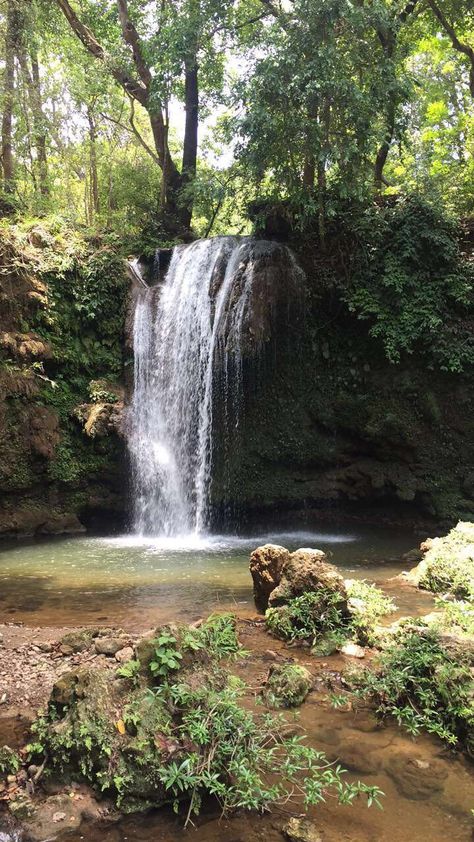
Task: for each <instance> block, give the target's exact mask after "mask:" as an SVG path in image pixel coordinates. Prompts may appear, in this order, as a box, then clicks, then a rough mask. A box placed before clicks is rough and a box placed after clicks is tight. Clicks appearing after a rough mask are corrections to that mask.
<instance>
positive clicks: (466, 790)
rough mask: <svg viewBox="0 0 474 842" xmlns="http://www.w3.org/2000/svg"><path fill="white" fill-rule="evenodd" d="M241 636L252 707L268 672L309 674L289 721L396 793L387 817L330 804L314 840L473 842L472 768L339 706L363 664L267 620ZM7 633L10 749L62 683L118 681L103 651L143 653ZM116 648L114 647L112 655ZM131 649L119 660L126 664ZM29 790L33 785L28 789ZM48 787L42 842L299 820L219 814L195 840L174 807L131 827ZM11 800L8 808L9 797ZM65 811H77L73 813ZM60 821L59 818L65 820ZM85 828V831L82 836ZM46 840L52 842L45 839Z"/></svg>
mask: <svg viewBox="0 0 474 842" xmlns="http://www.w3.org/2000/svg"><path fill="white" fill-rule="evenodd" d="M237 630H238V637H239V640H240V642H241V644H242V646H243V647H244V649H245V651H246V652H247V653H248V654H247V656H246V657H245V658H244V659H243V660H241V661H237V662H236V663H235V664H232V666H231V667H230V668H231V670H232V673H233V674H235V675H236V676H238V677H239V678H242V679H243V680H245V682H246V685H247V687H248V690H247V691H246V693H245V696H244V699H243V703H244V706H245V707H247V706H249V707H250V709H255V705H256V703H257V702H258V699H259V694H260V692H261V689H262V688H263V686H264V684H265V681H266V679H267V677H268V673H269V670H270V669H271V668H274V667H275V665H278V664H283V663H293V664H298V665H300V666H303V667H305V669H307V670H309V672H310V674H311V681H312V688H313V689H312V690H311V692H310V695H309V696H308V698H307V700H306V702H305V703H304V704H303V705H302V707H301V708H300V709H299V712H298V715H297V717H296V719H295V718H294V715H293V714H290V721H293V722H294V727H295V728H296V732H297V733H300V732H303V731H306V733H307V734H308V742H309V744H310V745H312V746H315V747H317V748H319V749H320V750H323V751H325V752H326V754H327V756H328V758H329V759H330V760H331V761H334V762H336V761H338V762H340V763H341V764H342V765H343V766H344V767H345V768H347V769H348V770H349V774H350V777H351V778H362V779H363V780H364V781H366V782H368V783H370V784H373V785H377V786H379V787H380V788H381V789H382V790H383V792H384V793H385V797H384V798H383V811H379V810H377V809H376V808H373V809H371V810H367V808H366V807H365V806H364V805H363V804H362V802H361V803H356V804H354V806H352V807H348V808H342V807H338V806H337V804H336V803H332V800H331V799H330V800H329V803H328V804H323V805H321V806H320V807H318V808H317V809H312V810H310V813H309V819H310V820H311V821H312V822H313V824H314V828H315V831H314V832H315V833H316V830H317V832H318V833H320V834H321V836H320V838H321V839H323V840H324V842H336V840H338V842H340V840H341V839H343V840H348V841H349V840H350V842H367V840H371V842H376V840H377V842H382V840H387V842H388V840H392V842H406V840H407V839H410V842H422V840H426V839H427V838H429V839H430V842H435V840H441V839H443V838H444V837H445V836H446V835H447V834H448V833H449V837H450V838H451V839H452V840H456V842H467V840H468V839H470V838H471V836H470V834H471V826H470V821H469V811H470V808H471V800H472V799H471V795H472V768H470V767H469V763H468V762H467V761H466V760H465V759H464V758H463V757H462V756H461V755H455V754H453V753H452V752H450V751H449V750H447V749H446V747H444V746H443V745H442V744H441V742H439V741H438V740H436V739H435V738H430V737H428V736H420V737H417V738H416V739H413V738H410V737H409V736H408V735H407V734H406V733H403V732H402V731H400V729H398V728H397V726H396V725H395V724H394V723H392V722H390V721H387V722H383V723H382V722H380V721H378V720H377V719H376V717H375V716H374V715H373V714H372V713H371V712H370V711H369V709H368V708H366V707H362V708H358V707H357V706H355V707H354V706H352V705H351V704H350V703H348V704H346V706H345V707H344V709H339V710H335V709H334V707H333V706H332V704H331V695H332V694H337V693H338V692H340V690H341V689H342V687H343V686H344V682H343V679H341V673H342V672H343V671H344V670H345V669H346V668H347V667H348V666H350V665H351V664H352V665H354V663H356V662H357V661H356V659H354V658H351V657H349V656H344V655H341V654H337V655H332V656H330V657H325V658H317V657H314V656H313V655H311V654H310V652H309V651H308V650H305V649H304V648H303V649H301V648H294V647H292V646H288V645H287V644H285V643H284V642H282V641H280V640H277V639H275V638H272V637H270V636H269V635H268V633H267V632H266V630H265V626H264V623H263V621H262V618H261V617H255V618H254V619H252V620H248V619H238V621H237ZM104 632H105V633H104ZM1 633H2V635H3V640H2V649H1V650H0V654H1V657H2V659H3V664H2V667H1V670H0V671H1V672H2V673H3V672H4V671H5V667H7V670H8V672H10V673H11V675H12V677H13V680H12V682H11V683H10V685H9V688H8V690H7V692H8V693H9V694H10V695H9V696H8V697H7V700H6V701H4V702H3V704H2V706H1V707H0V734H1V735H2V738H3V740H5V738H6V737H7V735H8V736H9V737H10V740H11V736H12V734H13V735H14V736H15V735H16V740H17V744H18V743H24V741H25V735H26V731H27V727H28V720H29V719H30V717H33V716H34V715H35V714H36V713H37V711H38V710H40V709H42V708H43V707H44V705H45V703H46V702H47V700H48V698H49V696H50V691H51V688H52V686H53V684H54V683H55V682H57V681H58V679H59V678H61V676H62V675H64V674H65V673H66V672H68V671H70V670H71V669H77V668H78V667H81V666H83V667H87V668H90V667H92V668H94V667H97V668H102V669H103V668H104V667H106V668H108V669H110V670H111V673H112V671H113V670H115V669H116V668H117V667H118V665H119V664H118V662H117V660H116V656H113V655H111V654H109V655H105V654H103V653H101V654H99V652H97V649H99V650H100V649H101V648H104V649H106V650H107V651H109V653H110V652H112V651H113V650H114V648H116V647H117V645H118V643H119V642H120V643H125V644H133V643H136V641H137V637H138V635H137V634H136V633H133V632H126V631H125V632H124V631H123V630H119V629H110V630H108V631H106V630H103V631H102V634H101V635H100V636H98V637H95V638H92V637H91V636H90V635H91V629H86V630H79V629H76V630H74V632H73V633H72V635H71V630H70V629H67V630H66V629H58V628H56V629H54V628H49V629H46V628H43V629H30V628H28V627H23V626H3V627H2V631H1ZM65 634H66V635H69V640H70V641H72V642H73V643H74V641H76V643H75V645H76V646H79V645H81V638H82V640H86V641H88V645H87V648H85V649H84V650H83V651H81V652H74V651H72V652H71V651H68V643H67V642H64V635H65ZM94 634H95V632H94ZM106 641H114V642H112V643H111V644H110V645H109V647H107V645H106ZM97 644H99V645H98V646H97ZM104 644H105V645H104ZM124 648H126V647H122V650H123V649H124ZM122 650H120V649H118V650H117V653H120V652H121V651H122ZM119 658H120V655H119ZM370 658H371V652H370V651H368V650H367V651H366V653H365V660H370ZM0 663H1V662H0ZM2 678H3V676H2ZM15 679H16V680H15ZM341 681H342V684H341ZM18 685H20V686H18ZM258 707H259V706H258V704H257V709H258ZM19 785H20V787H22V786H23V785H24V784H22V783H21V781H20V782H19ZM10 786H11V790H10V794H11V796H13V797H14V796H15V787H16V786H17V783H16V782H15V784H13V785H10ZM45 786H46V789H45V790H44V791H43V794H42V795H40V796H39V813H38V817H37V823H38V827H39V828H41V827H43V825H42V824H41V823H42V822H43V823H44V830H43V831H41V830H40V831H39V834H36V835H35V834H34V833H33V835H32V837H31V838H33V839H38V840H41V842H43V840H44V839H50V838H54V839H63V838H66V837H65V836H63V831H65V829H66V827H67V829H68V834H67V839H68V840H71V842H76V840H80V839H87V840H88V842H95V840H96V839H97V840H98V839H105V840H106V842H112V841H113V842H118V840H123V839H126V838H127V839H137V840H139V839H140V840H150V842H151V840H154V842H156V840H165V839H166V840H167V842H172V841H173V842H174V840H176V842H178V840H179V842H183V840H184V839H186V838H187V836H188V835H189V836H190V838H191V836H192V838H193V839H195V840H199V842H201V840H202V842H204V840H206V842H211V840H214V839H215V840H217V839H218V838H222V834H225V835H226V837H227V836H228V835H230V838H232V839H235V840H240V839H242V840H243V839H245V840H246V842H249V840H250V842H257V841H258V842H259V841H260V840H263V838H265V839H270V840H271V842H274V841H275V842H276V840H278V842H280V841H281V840H282V839H284V838H285V835H284V833H283V828H284V827H285V826H286V825H287V823H288V819H289V815H290V814H294V812H295V811H294V809H292V808H291V807H290V808H289V811H288V810H286V809H285V808H277V810H276V811H275V813H273V814H272V815H271V816H266V817H261V818H260V817H257V816H252V817H251V818H249V817H247V816H245V814H244V815H242V814H237V815H236V816H235V817H233V818H232V819H230V820H225V822H224V823H222V822H221V821H219V817H218V814H217V813H216V810H215V807H213V806H212V803H210V804H209V805H206V806H205V808H204V810H203V813H202V814H201V816H200V817H198V818H197V819H196V820H195V824H196V830H195V829H194V828H193V829H192V830H189V829H188V830H187V831H186V832H185V831H183V827H182V821H183V819H182V818H181V819H180V818H176V817H173V816H172V815H171V813H170V811H169V810H168V809H167V808H165V809H164V810H161V811H159V812H157V813H153V812H152V813H151V814H147V816H146V817H143V816H134V817H129V818H121V817H120V815H119V813H117V811H116V810H115V809H114V808H113V807H112V805H111V803H110V802H109V801H107V800H105V801H104V802H102V803H101V802H100V801H99V802H97V803H95V802H94V800H93V799H92V801H91V796H90V792H89V790H85V791H82V789H81V787H77V786H75V785H73V786H72V788H71V785H67V786H64V785H62V784H61V783H60V782H57V783H54V781H53V782H49V781H47V782H46V785H45ZM7 795H8V791H7ZM2 796H3V798H6V793H5V792H3V793H2ZM51 796H54V797H55V799H56V800H55V801H54V802H53V803H54V804H55V805H56V809H55V810H54V811H51V809H50V807H49V806H47V802H48V799H50V798H51ZM64 804H66V805H67V808H68V809H67V810H66V809H64V808H63V807H64ZM58 805H59V807H58ZM61 805H63V807H61ZM4 806H6V802H4ZM297 812H298V811H296V814H297ZM0 815H1V814H0ZM53 815H56V819H55V820H54V821H53ZM48 816H49V818H48ZM58 816H59V817H58ZM92 817H93V820H92ZM5 822H6V820H5ZM84 822H85V824H84ZM0 827H1V819H0ZM74 828H76V831H75V832H73V833H72V834H71V829H74ZM46 830H47V832H48V835H44V834H45V833H46ZM52 834H54V835H52ZM298 838H299V837H295V839H298ZM303 838H304V837H301V839H303ZM312 838H314V839H317V838H318V837H317V836H314V837H312Z"/></svg>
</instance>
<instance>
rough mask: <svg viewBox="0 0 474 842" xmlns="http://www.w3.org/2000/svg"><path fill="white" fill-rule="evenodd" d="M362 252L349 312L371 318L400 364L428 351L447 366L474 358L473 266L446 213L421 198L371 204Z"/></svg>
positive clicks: (362, 224)
mask: <svg viewBox="0 0 474 842" xmlns="http://www.w3.org/2000/svg"><path fill="white" fill-rule="evenodd" d="M355 231H356V233H358V234H359V239H360V241H361V242H363V243H364V244H365V248H364V249H360V253H359V259H358V261H357V265H356V266H355V267H354V271H353V278H352V284H351V286H350V287H349V289H348V290H347V292H346V301H347V303H348V305H349V309H350V310H351V311H352V312H354V313H356V315H357V316H358V318H359V319H367V320H369V321H370V328H369V333H370V335H371V336H374V337H376V338H377V339H379V340H380V341H381V342H382V345H383V347H384V350H385V354H386V356H387V357H388V359H389V360H390V361H391V362H393V363H398V362H399V361H400V360H401V358H402V356H403V355H405V354H413V353H414V352H415V351H418V352H420V353H423V354H424V355H425V356H426V357H427V358H428V359H430V362H431V363H433V362H434V363H435V364H436V365H437V366H438V367H439V368H441V369H443V370H445V371H463V370H464V369H467V368H468V367H469V366H471V365H472V364H473V362H474V338H473V335H472V324H471V321H472V314H473V309H472V306H473V305H472V288H473V281H474V276H473V269H472V265H470V264H469V262H468V261H467V260H465V259H463V257H462V255H461V252H460V248H459V244H458V232H457V230H456V226H455V225H454V224H453V222H452V221H451V220H450V219H448V218H447V217H445V216H444V215H443V213H442V212H441V211H440V210H439V209H438V208H435V207H434V206H433V205H430V204H428V203H426V202H423V201H422V200H420V199H418V198H416V197H408V198H405V199H399V200H397V201H396V202H394V203H392V204H391V205H388V206H385V207H383V208H381V209H380V208H373V207H372V208H367V210H366V211H365V214H364V215H363V216H362V217H361V218H359V219H358V220H357V222H356V224H355Z"/></svg>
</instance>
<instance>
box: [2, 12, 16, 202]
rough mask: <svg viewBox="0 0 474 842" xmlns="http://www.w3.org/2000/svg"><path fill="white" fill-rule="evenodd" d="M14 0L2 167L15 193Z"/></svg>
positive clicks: (9, 16)
mask: <svg viewBox="0 0 474 842" xmlns="http://www.w3.org/2000/svg"><path fill="white" fill-rule="evenodd" d="M14 16H15V13H14V8H13V0H8V5H7V22H6V34H5V71H4V74H5V75H4V79H5V81H4V86H3V117H2V168H3V189H4V191H5V193H10V194H11V193H13V191H14V189H15V166H14V161H13V101H14V96H15V23H14Z"/></svg>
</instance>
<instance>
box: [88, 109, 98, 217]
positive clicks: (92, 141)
mask: <svg viewBox="0 0 474 842" xmlns="http://www.w3.org/2000/svg"><path fill="white" fill-rule="evenodd" d="M87 121H88V123H89V170H90V198H91V201H90V208H91V214H90V215H91V221H92V220H93V218H94V216H96V215H97V214H98V213H99V210H100V205H99V182H98V178H97V128H96V125H95V120H94V115H93V113H92V110H91V109H90V108H88V109H87Z"/></svg>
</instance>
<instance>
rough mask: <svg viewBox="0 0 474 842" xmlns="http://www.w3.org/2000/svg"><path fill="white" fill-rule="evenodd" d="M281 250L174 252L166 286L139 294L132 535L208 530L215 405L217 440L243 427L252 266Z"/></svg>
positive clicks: (217, 247) (224, 240) (224, 243)
mask: <svg viewBox="0 0 474 842" xmlns="http://www.w3.org/2000/svg"><path fill="white" fill-rule="evenodd" d="M277 249H278V250H279V251H280V252H281V251H282V247H281V246H279V245H277V244H274V243H265V242H263V241H254V240H252V239H251V238H241V239H239V238H236V237H216V238H215V239H211V240H199V241H197V242H195V243H193V244H192V245H189V246H179V247H177V248H175V249H174V251H173V256H172V259H171V263H170V266H169V269H168V272H167V274H166V278H165V280H164V282H163V283H162V284H157V285H156V286H152V287H147V286H146V285H145V284H143V288H142V289H140V292H139V295H138V300H137V303H136V308H135V317H134V329H133V338H134V352H135V370H134V375H135V376H134V393H133V400H132V405H131V407H130V414H129V418H130V423H129V433H128V444H129V451H130V455H131V462H132V472H133V486H134V529H135V532H136V533H137V534H138V535H155V536H156V535H161V536H165V537H170V536H178V535H189V534H190V533H195V534H201V533H202V532H204V531H205V530H206V528H207V527H208V526H209V489H210V484H211V478H212V477H211V468H212V458H213V449H214V441H213V436H214V433H215V430H214V425H213V414H214V407H215V402H216V400H217V399H219V400H220V402H221V409H222V415H221V417H223V418H224V423H223V424H222V427H221V428H220V429H219V432H218V435H219V436H220V437H223V436H224V435H225V433H226V431H227V434H228V431H229V429H231V430H232V428H235V427H236V426H237V425H238V423H239V414H240V406H241V402H242V358H243V341H244V336H245V335H247V334H248V331H249V321H250V319H251V315H252V300H253V281H254V262H255V257H256V256H258V257H260V258H261V256H262V253H263V254H265V250H266V253H268V254H271V253H272V251H275V250H277ZM284 251H285V254H286V256H287V257H288V256H289V254H290V253H289V252H288V250H286V249H285V250H284ZM290 268H291V269H293V268H294V269H295V271H296V265H295V264H294V261H293V259H292V258H291V260H290ZM250 331H251V329H250ZM218 367H219V368H220V370H221V371H223V372H224V377H223V380H222V382H223V383H224V389H223V394H222V395H216V377H215V372H216V368H218Z"/></svg>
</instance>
